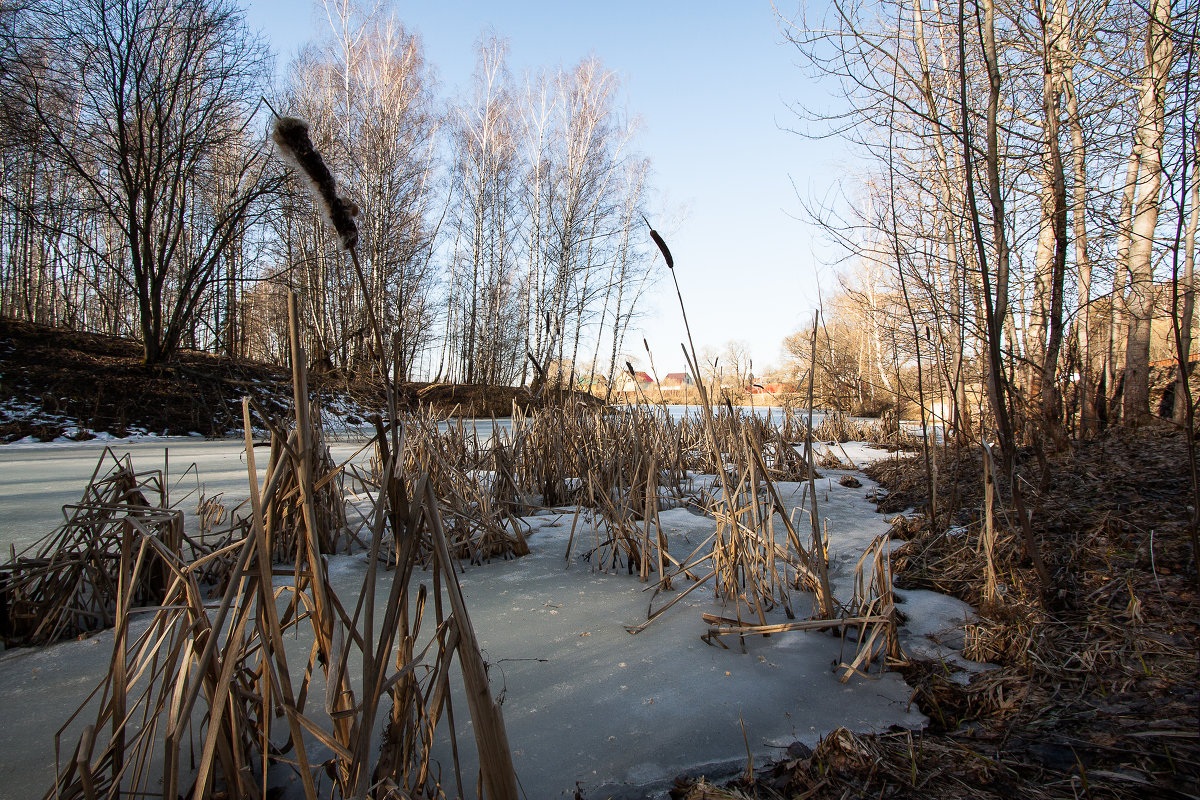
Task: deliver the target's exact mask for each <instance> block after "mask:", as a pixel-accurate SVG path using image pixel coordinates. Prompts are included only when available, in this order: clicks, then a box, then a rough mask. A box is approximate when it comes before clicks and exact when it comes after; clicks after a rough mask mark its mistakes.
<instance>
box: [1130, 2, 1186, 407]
mask: <svg viewBox="0 0 1200 800" xmlns="http://www.w3.org/2000/svg"><path fill="white" fill-rule="evenodd" d="M1170 22H1171V4H1170V0H1151V2H1150V8H1149V11H1148V19H1147V21H1146V48H1145V54H1146V61H1145V69H1144V71H1143V74H1142V82H1141V89H1140V92H1139V96H1138V112H1137V131H1136V141H1137V148H1138V150H1139V152H1140V162H1141V163H1140V167H1139V172H1138V180H1137V186H1136V195H1135V198H1134V216H1133V226H1132V233H1131V239H1130V244H1129V304H1128V305H1129V333H1128V338H1127V341H1126V347H1125V380H1124V397H1123V407H1122V413H1123V414H1124V417H1125V423H1126V424H1127V425H1130V426H1136V425H1139V424H1141V423H1143V422H1145V420H1146V419H1147V418H1148V417H1149V415H1150V397H1149V396H1150V324H1151V320H1152V318H1153V312H1154V264H1153V255H1154V230H1155V228H1156V226H1157V225H1158V210H1159V194H1160V189H1161V186H1162V147H1163V134H1164V125H1165V123H1164V113H1165V105H1166V89H1167V75H1168V73H1169V71H1170V66H1171V59H1172V55H1173V47H1172V43H1171V36H1170Z"/></svg>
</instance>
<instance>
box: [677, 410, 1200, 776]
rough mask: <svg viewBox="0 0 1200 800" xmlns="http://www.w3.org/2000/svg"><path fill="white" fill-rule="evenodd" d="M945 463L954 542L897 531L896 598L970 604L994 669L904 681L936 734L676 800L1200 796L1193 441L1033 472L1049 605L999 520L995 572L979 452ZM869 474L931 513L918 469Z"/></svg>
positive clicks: (805, 761)
mask: <svg viewBox="0 0 1200 800" xmlns="http://www.w3.org/2000/svg"><path fill="white" fill-rule="evenodd" d="M941 456H942V459H941V463H940V464H939V480H938V487H939V497H940V498H941V499H940V505H939V524H938V525H931V524H930V520H929V518H928V515H926V514H922V515H912V516H910V517H908V518H904V517H902V518H901V520H902V521H900V522H897V523H894V524H893V526H892V535H893V537H894V538H903V539H907V541H906V542H904V544H903V545H901V546H900V547H899V548H898V549H897V550H895V551H894V553H893V567H894V570H895V575H896V586H897V588H898V589H899V590H900V591H899V592H898V594H901V595H902V594H903V591H904V590H905V589H909V590H911V589H914V588H920V589H933V590H935V591H938V592H944V593H946V594H949V595H951V596H954V597H957V598H959V599H961V600H964V601H965V602H967V603H969V604H971V605H972V606H973V607H974V608H975V609H976V613H977V615H978V617H979V620H978V622H977V623H976V624H974V625H971V626H968V627H967V629H966V636H965V641H964V642H963V643H962V644H963V653H964V654H965V655H967V656H969V657H972V658H977V659H981V660H986V661H989V662H992V663H995V664H997V665H998V669H995V670H991V671H988V672H986V673H982V674H979V675H975V676H967V675H964V674H962V673H961V672H959V671H958V670H957V669H955V668H954V667H953V666H952V665H947V664H946V663H941V662H936V661H924V662H922V661H914V662H912V663H910V664H909V666H907V667H905V668H903V669H902V670H901V672H902V674H903V675H904V677H905V680H906V681H907V682H908V683H909V685H911V686H913V687H914V693H913V697H912V701H913V703H914V705H915V706H917V707H918V708H920V709H921V711H922V712H923V713H924V714H925V715H926V716H927V717H928V718H929V720H930V722H929V724H928V726H927V727H926V728H925V730H924V731H922V732H919V733H916V732H910V731H899V732H893V733H885V734H868V735H863V734H861V732H851V731H849V730H843V731H838V732H835V733H834V734H831V735H830V736H827V737H825V738H824V739H823V740H822V742H821V743H820V744H819V745H818V746H817V747H815V748H812V749H809V748H805V747H796V748H793V749H792V750H789V752H788V757H787V758H785V759H783V760H780V761H777V762H776V763H774V764H772V765H770V766H769V767H768V768H766V769H765V770H762V771H760V772H758V773H757V774H756V775H755V776H754V778H753V779H752V780H746V779H744V778H743V779H742V780H739V781H737V782H735V783H734V784H733V785H732V786H731V787H729V788H730V789H731V791H726V790H725V789H719V788H715V787H712V786H698V785H693V786H681V787H679V788H678V789H677V791H676V793H675V794H674V795H673V797H677V798H690V799H691V800H695V798H700V797H707V798H728V797H745V796H747V795H749V796H754V797H806V798H837V797H846V796H849V797H912V798H929V797H938V798H971V799H972V800H979V799H980V798H1009V797H1016V796H1020V797H1025V798H1077V797H1121V798H1144V797H1180V798H1182V797H1195V796H1197V794H1198V793H1200V721H1198V718H1197V715H1198V713H1200V689H1198V686H1200V664H1198V658H1200V594H1198V593H1197V589H1196V587H1197V579H1196V563H1195V554H1194V552H1193V550H1192V544H1191V541H1190V534H1189V529H1188V525H1187V521H1188V520H1187V517H1188V511H1189V508H1188V506H1189V505H1190V503H1191V488H1190V482H1189V477H1188V460H1187V449H1186V441H1185V438H1184V436H1183V435H1182V434H1181V433H1179V432H1177V431H1173V430H1170V429H1168V428H1166V427H1165V426H1164V427H1161V428H1153V429H1150V430H1142V431H1140V432H1138V433H1132V432H1130V431H1127V430H1123V429H1122V430H1116V431H1112V432H1109V433H1108V434H1106V435H1104V436H1102V437H1100V438H1098V439H1095V440H1091V441H1087V442H1077V443H1075V445H1074V447H1073V449H1072V450H1071V451H1070V452H1064V453H1060V454H1057V455H1052V456H1049V457H1048V459H1047V462H1046V464H1045V466H1042V465H1040V464H1039V463H1038V460H1037V458H1036V455H1035V454H1034V453H1023V454H1022V458H1021V460H1020V467H1019V470H1018V474H1019V476H1020V478H1021V480H1022V486H1023V487H1025V489H1026V493H1027V495H1029V496H1028V498H1027V503H1028V504H1029V509H1030V514H1031V524H1032V530H1033V534H1034V537H1035V539H1036V541H1037V542H1038V543H1039V545H1040V548H1041V553H1042V556H1043V558H1044V559H1045V561H1046V562H1047V566H1048V570H1049V574H1050V584H1051V586H1050V592H1049V597H1048V598H1047V599H1048V601H1049V602H1043V597H1042V592H1041V587H1040V585H1039V581H1038V579H1037V577H1036V575H1035V574H1034V567H1033V563H1032V561H1031V559H1030V558H1029V557H1028V555H1027V554H1026V553H1024V552H1023V548H1022V546H1021V542H1020V539H1019V537H1018V536H1017V535H1015V534H1014V533H1012V532H1010V531H1008V530H1006V526H1005V524H1004V521H1003V520H1002V519H998V520H997V526H998V527H999V528H1000V532H999V535H998V537H997V538H996V540H995V542H994V544H993V545H992V546H991V547H990V552H991V557H990V559H989V555H988V553H989V547H988V546H987V542H986V538H985V537H984V536H983V534H984V530H985V529H984V527H983V526H982V524H981V523H982V515H981V508H982V504H983V498H984V493H983V482H982V479H981V476H982V472H983V471H982V461H981V455H980V454H979V452H978V450H973V451H961V452H957V453H956V452H953V451H949V452H945V453H941ZM868 474H869V475H870V476H871V477H873V478H874V479H876V480H877V481H879V482H880V484H881V485H882V486H883V487H885V488H886V489H887V490H888V492H887V495H886V497H885V499H884V500H883V502H882V503H881V504H880V510H882V511H885V512H889V513H891V512H895V511H899V510H903V509H907V508H912V507H926V508H927V505H928V493H927V491H926V487H927V486H928V483H927V476H926V472H925V465H924V461H923V460H922V459H920V458H915V457H914V458H909V459H904V460H900V461H896V460H886V461H881V462H879V463H877V464H875V465H873V466H872V467H871V468H869V469H868ZM1000 495H1001V498H1005V497H1007V496H1008V495H1007V489H1006V487H1005V486H1004V485H1001V487H1000ZM989 560H990V563H991V566H990V567H989ZM989 575H992V576H993V580H994V584H993V586H992V588H991V589H989V579H988V576H989ZM899 608H900V609H901V612H902V613H904V611H905V608H904V605H903V603H901V604H899ZM968 678H969V680H968ZM705 792H707V793H705ZM735 792H744V793H745V794H736V793H735Z"/></svg>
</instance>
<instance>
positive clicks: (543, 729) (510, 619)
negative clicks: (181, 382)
mask: <svg viewBox="0 0 1200 800" xmlns="http://www.w3.org/2000/svg"><path fill="white" fill-rule="evenodd" d="M356 447H357V445H355V444H352V443H339V444H336V445H335V446H334V448H333V450H334V453H333V455H334V458H335V460H338V461H340V460H343V459H344V458H346V457H348V456H349V455H350V454H351V453H353V452H354V450H355V449H356ZM164 448H168V449H169V458H170V473H171V475H172V476H179V475H181V474H182V473H183V471H184V469H185V467H186V466H187V465H188V464H190V463H191V462H195V463H196V464H197V465H198V468H199V473H200V479H201V481H202V482H203V484H204V488H205V492H206V493H207V494H208V495H213V494H215V493H217V492H222V491H223V492H225V493H226V499H227V501H228V500H230V499H235V498H241V497H244V496H245V494H246V493H247V490H246V488H245V487H246V485H247V484H246V472H245V470H246V467H245V459H244V454H243V453H242V450H241V447H240V445H239V444H237V443H234V442H209V441H196V440H172V441H157V442H138V443H120V444H119V445H116V446H115V447H114V449H115V450H116V452H118V454H120V453H123V452H130V453H132V454H133V459H134V466H135V468H137V469H139V470H141V469H154V468H161V467H162V465H163V458H164ZM847 449H848V450H849V454H850V456H851V457H852V458H853V459H854V460H855V462H856V463H858V464H860V465H861V464H862V463H863V460H865V459H866V458H868V457H870V455H871V454H872V453H876V454H878V452H879V451H867V450H866V449H865V448H861V447H854V446H851V445H847ZM102 450H103V447H102V446H101V445H97V444H52V445H29V446H9V447H4V448H0V487H3V488H2V489H0V491H2V492H3V494H0V537H3V538H2V541H5V542H9V541H12V542H14V543H16V544H17V546H18V548H19V547H20V546H21V544H22V543H24V544H28V543H30V542H32V541H34V540H35V539H36V538H38V537H39V536H41V535H44V534H45V533H47V532H48V531H49V530H50V529H51V528H52V527H53V526H54V525H55V524H57V522H58V521H60V520H61V518H62V517H61V513H60V511H59V506H60V505H62V504H63V503H68V502H74V501H76V500H77V499H78V497H79V495H80V493H81V491H82V489H83V486H84V484H85V483H86V481H87V479H88V477H89V476H90V475H91V473H92V470H93V468H94V466H95V462H96V459H97V458H98V457H99V455H100V453H101V452H102ZM262 460H264V459H260V462H261V461H262ZM837 476H838V473H837V472H836V471H829V472H827V479H823V480H822V481H821V482H820V483H819V486H818V491H819V492H820V498H821V513H822V518H823V519H825V520H827V521H828V524H829V527H830V531H831V555H832V557H833V559H834V567H835V569H834V572H833V584H834V590H835V593H836V594H837V595H838V596H839V597H841V598H843V599H845V598H846V597H848V595H849V592H850V586H849V581H850V577H851V576H850V572H851V570H852V569H853V565H854V562H855V560H856V559H857V557H858V554H859V552H861V549H862V548H863V547H864V546H865V545H866V544H867V543H869V542H870V541H871V540H872V539H873V538H874V537H875V536H876V535H878V534H880V533H882V532H884V531H885V530H886V529H887V525H888V523H887V521H886V519H885V518H884V517H883V516H882V515H879V514H876V513H874V510H873V507H872V506H871V505H870V504H869V503H868V502H867V501H866V500H865V498H864V494H865V493H866V492H867V491H869V490H870V489H871V488H872V484H871V482H870V481H869V480H867V479H865V478H861V480H862V481H863V487H862V488H853V489H851V488H847V487H843V486H840V485H838V483H837ZM195 483H196V480H195V478H194V477H193V476H190V475H189V476H188V477H187V478H186V480H184V481H181V482H180V483H178V484H177V488H174V489H172V493H173V496H179V493H181V492H185V491H188V490H190V489H193V488H194V487H195ZM779 489H780V492H781V493H782V494H783V495H784V497H785V501H787V502H789V503H794V502H798V500H799V496H800V488H799V486H798V485H797V484H787V483H784V484H780V485H779ZM194 502H195V501H194V499H190V500H189V501H188V502H186V503H184V504H183V507H184V510H185V511H186V512H188V513H190V512H191V511H193V510H194V507H195V506H194ZM227 504H229V503H228V502H227ZM571 521H572V515H571V514H543V515H540V516H535V517H530V518H527V522H528V524H529V526H530V527H531V528H532V529H533V531H534V532H533V533H532V535H530V537H529V544H530V547H531V550H532V553H531V555H530V556H527V557H525V558H522V559H517V560H511V561H498V562H493V563H491V564H485V565H483V566H476V567H468V568H467V569H466V571H465V573H464V574H463V576H462V585H463V589H464V592H465V594H466V596H467V601H468V607H469V611H470V614H471V618H472V621H473V624H474V627H475V630H476V631H477V633H478V635H479V639H480V642H481V645H482V648H483V651H484V658H485V660H486V661H487V662H488V664H489V665H490V666H489V677H490V679H491V682H492V691H493V694H494V695H495V696H497V697H502V698H503V713H504V717H505V721H506V725H507V729H508V737H509V742H510V745H511V747H512V750H513V760H514V765H515V767H516V769H517V774H518V777H519V780H520V782H521V786H522V788H523V789H524V792H525V795H526V796H528V797H530V798H552V797H572V796H573V793H574V791H575V788H576V784H577V783H578V784H580V785H581V786H582V787H583V792H584V794H585V796H587V797H607V796H629V797H644V796H648V795H649V794H650V793H651V789H650V786H651V785H656V786H658V787H659V789H660V790H661V787H662V783H661V782H662V781H667V782H669V781H670V779H671V778H672V777H674V776H675V775H677V774H679V773H681V772H683V771H687V770H696V769H698V768H701V767H704V766H705V765H710V766H711V765H724V766H725V767H727V768H736V767H738V766H743V765H744V763H745V755H746V745H745V743H744V741H743V726H744V730H745V735H746V737H748V739H749V743H750V748H751V751H752V752H753V754H754V758H755V763H756V764H762V763H763V762H764V761H765V760H767V759H769V758H771V757H773V756H776V755H778V754H779V753H780V752H781V751H780V748H783V747H786V745H787V744H788V743H790V742H792V741H794V740H800V741H803V742H806V743H807V744H809V745H813V744H815V742H816V741H817V739H818V738H819V737H820V736H821V735H823V734H825V733H828V732H829V731H830V730H832V729H834V728H836V727H838V726H846V727H848V728H851V729H853V730H856V731H871V730H883V729H886V728H887V727H888V726H890V725H901V726H904V727H910V728H914V727H919V726H920V725H922V724H923V722H924V718H923V717H922V716H921V715H920V714H919V713H918V712H917V710H916V709H915V707H911V706H910V704H909V696H910V693H911V692H910V690H909V689H908V687H907V686H906V685H905V684H904V682H903V681H902V680H901V679H900V678H899V676H898V675H896V674H894V673H891V674H885V675H883V676H881V677H874V675H875V673H874V672H873V677H872V678H870V679H866V678H861V677H853V678H851V679H850V681H849V682H848V683H845V684H843V683H840V682H838V680H837V675H836V674H835V673H834V672H833V671H832V670H831V665H832V664H835V663H837V662H838V661H839V660H841V659H842V658H849V657H851V656H852V655H853V653H852V651H851V648H852V644H847V645H845V646H843V643H842V641H841V640H840V639H839V638H837V637H834V636H830V635H829V634H821V633H799V632H794V633H785V634H777V635H775V636H773V637H770V638H763V637H749V638H748V639H747V651H748V652H746V653H741V652H740V651H739V650H738V649H737V647H736V644H735V643H734V646H733V648H732V649H729V650H723V649H720V648H717V647H712V646H709V645H706V644H704V643H703V642H702V641H701V640H700V635H701V634H703V633H704V632H705V630H706V626H705V624H704V623H703V622H702V621H701V619H700V614H701V613H702V612H706V611H707V612H712V613H717V614H721V613H723V609H722V608H721V607H720V605H719V604H717V603H716V602H715V601H714V599H713V594H712V590H711V588H709V587H702V588H700V589H698V590H697V591H695V592H693V593H692V594H690V595H689V596H688V597H687V598H685V599H684V600H683V601H681V602H680V603H678V604H676V605H675V607H673V608H672V609H671V610H670V611H668V612H667V613H666V614H665V615H663V617H661V618H660V619H659V620H658V621H656V622H655V623H654V624H653V625H651V626H650V627H649V628H647V629H646V630H645V631H644V632H642V633H641V634H638V635H636V636H635V635H631V634H629V633H627V632H626V631H625V629H624V625H626V624H636V623H638V622H641V621H642V620H644V619H645V617H646V611H647V606H648V604H649V602H650V593H649V592H647V591H646V585H645V584H642V583H640V582H639V581H638V580H637V578H636V577H635V576H629V575H625V574H619V575H613V574H599V573H595V572H593V571H591V569H590V565H589V564H588V563H586V562H584V561H582V560H581V559H579V558H578V557H576V558H573V559H572V562H571V563H570V565H569V566H568V565H567V564H566V563H565V561H564V553H565V549H566V539H567V536H568V535H569V532H570V526H571ZM662 523H663V525H664V527H665V528H666V530H667V533H668V535H669V536H670V537H672V540H673V541H679V542H680V546H679V549H680V550H683V551H684V552H686V550H685V548H687V549H690V547H689V546H688V545H687V542H692V543H693V546H694V544H695V543H699V542H700V541H702V540H703V539H704V538H705V537H706V536H707V535H708V534H709V533H711V531H712V530H713V523H712V521H711V520H710V519H707V518H705V517H702V516H699V515H697V514H694V513H692V512H690V511H688V510H686V509H674V510H671V511H667V512H664V513H663V514H662ZM580 529H581V531H583V532H584V533H585V534H586V533H588V532H589V529H588V528H586V527H585V526H584V524H583V522H581V523H580ZM579 535H580V534H578V533H577V537H578V536H579ZM672 550H673V551H674V550H675V546H674V545H673V546H672ZM576 552H577V553H578V552H579V550H578V548H577V550H576ZM364 572H365V563H364V559H363V558H362V557H361V556H337V557H333V558H331V559H330V574H331V578H332V579H333V581H334V582H335V585H336V586H337V588H338V591H339V594H340V595H343V596H350V595H356V594H357V592H358V587H359V586H360V585H361V580H362V575H363V573H364ZM389 578H390V575H389ZM424 578H425V580H426V582H427V580H428V576H424ZM381 583H382V584H384V585H381V586H380V587H379V596H380V597H385V596H386V592H387V589H388V587H387V586H386V584H387V580H382V581H381ZM677 588H686V587H677ZM910 594H911V595H912V598H911V600H910V601H909V603H910V604H909V605H908V606H902V608H903V609H904V610H905V613H906V614H908V615H910V616H914V612H916V614H915V615H916V616H918V617H919V618H920V620H921V623H922V624H921V627H920V630H921V632H922V641H925V634H930V633H932V634H936V633H938V631H940V630H942V629H944V628H946V627H947V626H951V627H952V626H953V624H954V623H956V622H957V623H958V624H961V622H962V620H963V617H964V615H965V614H966V613H967V612H968V610H967V609H966V608H965V607H964V606H962V605H961V604H956V601H949V602H940V601H939V602H937V603H934V602H928V603H922V599H921V598H920V597H918V596H917V595H918V593H910ZM666 599H669V597H667V598H664V597H662V596H660V597H659V598H658V599H657V600H656V601H655V605H656V607H658V606H660V605H661V604H662V603H663V602H665V600H666ZM941 600H946V599H945V598H942V599H941ZM793 605H794V607H795V609H796V613H797V616H798V617H799V618H803V617H805V616H807V614H808V613H809V610H810V606H811V602H810V600H809V599H808V598H807V596H805V595H796V596H794V597H793ZM922 609H927V610H928V613H923V612H922ZM726 613H727V612H726ZM730 641H731V643H733V640H730ZM110 648H111V637H110V636H108V635H106V634H101V635H97V636H95V637H92V638H91V639H88V640H85V641H78V642H66V643H62V644H59V645H55V646H53V647H50V648H46V649H44V650H41V651H38V650H16V651H10V652H7V653H2V654H0V799H2V798H12V800H17V799H18V798H22V799H23V798H28V797H35V796H40V795H41V794H42V793H43V792H44V791H45V790H46V789H47V788H48V787H49V786H50V784H51V781H52V778H53V771H54V766H53V765H54V751H53V736H54V733H55V732H56V731H57V730H58V729H59V727H60V726H61V725H62V724H63V723H64V721H65V720H66V717H67V716H68V715H69V714H70V713H71V712H72V711H73V710H74V709H75V707H76V706H77V705H78V704H79V703H80V702H82V700H83V699H84V698H85V697H86V696H87V695H88V693H89V692H91V691H92V689H93V688H94V687H95V686H96V685H97V683H99V681H100V680H101V679H102V678H103V676H104V674H105V671H106V670H107V659H108V655H109V653H110V652H111V649H110ZM456 708H462V709H465V708H466V705H465V703H463V704H461V705H459V704H458V703H456ZM459 714H460V715H461V714H462V712H459ZM464 716H465V715H464ZM459 728H460V734H461V735H462V736H466V737H468V739H469V737H470V728H469V723H468V722H466V721H465V720H463V719H459ZM460 741H461V740H460ZM73 745H74V738H70V739H69V740H68V741H66V743H65V746H66V747H73ZM466 749H468V750H470V749H472V748H471V747H468V748H466ZM64 755H66V754H64ZM710 774H711V773H710Z"/></svg>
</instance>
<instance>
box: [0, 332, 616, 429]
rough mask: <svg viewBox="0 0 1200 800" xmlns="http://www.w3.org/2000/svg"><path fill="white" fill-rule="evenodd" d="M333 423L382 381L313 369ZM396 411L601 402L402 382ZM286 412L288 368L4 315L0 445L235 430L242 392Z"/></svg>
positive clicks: (377, 404)
mask: <svg viewBox="0 0 1200 800" xmlns="http://www.w3.org/2000/svg"><path fill="white" fill-rule="evenodd" d="M309 383H310V387H311V388H312V389H313V390H314V391H315V392H317V393H318V394H319V395H320V396H321V398H322V407H323V409H324V410H325V413H326V419H327V420H328V421H329V422H330V423H331V424H332V425H333V426H334V427H336V426H338V425H345V426H351V427H352V426H358V425H361V424H362V423H363V422H364V421H365V420H366V419H367V418H368V417H369V416H370V415H371V414H375V413H378V411H379V409H381V408H384V407H385V405H386V403H385V401H384V394H383V389H382V386H381V385H379V384H378V383H377V382H372V381H371V380H369V379H367V378H365V377H363V376H357V375H346V374H344V373H342V372H340V371H329V370H324V371H322V370H320V369H313V370H310V371H309ZM397 393H398V397H397V400H398V401H399V403H400V406H401V408H402V409H404V410H407V411H415V410H417V409H419V408H426V409H430V410H432V411H433V412H434V413H435V414H437V415H441V416H446V415H453V416H462V417H491V416H495V417H507V416H510V415H511V414H512V412H513V408H514V407H516V408H518V409H522V410H526V409H528V408H530V407H532V406H536V405H540V404H545V403H555V402H583V403H589V404H598V403H599V402H600V401H599V400H597V399H595V398H593V397H591V396H590V395H585V394H580V393H569V394H568V395H565V396H564V395H560V394H558V393H554V392H550V393H545V394H543V395H542V396H541V397H538V398H534V397H533V395H532V394H531V393H530V392H529V391H528V390H527V389H525V388H523V387H516V386H483V385H474V384H451V383H428V382H407V383H402V384H400V385H399V386H398V387H397ZM245 396H249V397H251V398H253V400H254V401H255V403H256V404H257V405H258V406H259V408H261V409H263V410H264V411H266V412H267V413H268V414H272V415H277V416H279V417H280V418H283V417H286V416H287V415H288V413H289V409H290V406H291V397H292V386H291V374H290V372H289V371H288V370H287V369H284V368H282V367H278V366H275V365H272V364H267V363H263V362H258V361H249V360H245V359H233V358H229V357H225V356H217V355H213V354H211V353H202V352H198V351H193V350H183V351H181V352H180V353H179V355H178V356H176V357H175V358H173V359H171V360H170V361H168V362H166V363H163V364H158V365H155V366H146V365H144V364H143V363H142V351H141V347H140V346H139V345H138V344H137V343H136V342H134V341H132V340H129V339H121V338H118V337H112V336H101V335H99V334H93V333H79V332H76V331H69V330H63V329H59V328H52V327H49V326H46V325H35V324H32V323H28V322H18V321H15V320H12V319H8V318H0V443H9V442H17V441H27V442H38V441H40V442H52V441H86V440H89V439H93V438H119V439H122V438H127V437H130V436H147V435H153V436H187V435H194V436H204V437H223V436H228V435H234V436H237V435H240V431H241V424H242V409H241V402H242V398H243V397H245Z"/></svg>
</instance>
